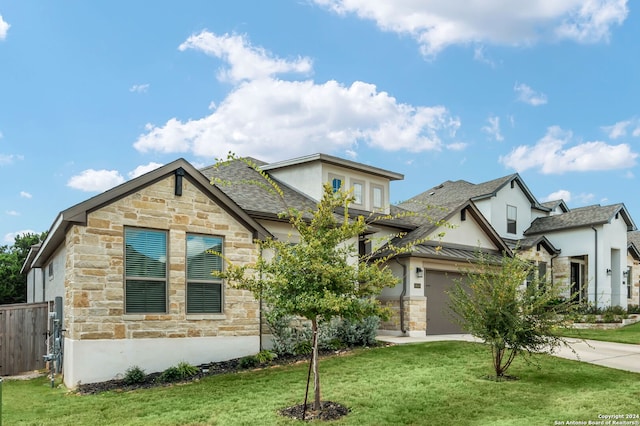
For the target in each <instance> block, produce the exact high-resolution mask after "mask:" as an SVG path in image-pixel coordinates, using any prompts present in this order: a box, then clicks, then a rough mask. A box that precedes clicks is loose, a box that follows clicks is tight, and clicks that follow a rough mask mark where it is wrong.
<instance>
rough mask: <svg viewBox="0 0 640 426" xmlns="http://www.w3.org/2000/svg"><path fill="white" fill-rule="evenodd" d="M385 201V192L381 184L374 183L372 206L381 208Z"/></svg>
mask: <svg viewBox="0 0 640 426" xmlns="http://www.w3.org/2000/svg"><path fill="white" fill-rule="evenodd" d="M383 202H384V192H383V190H382V187H381V186H378V185H372V187H371V206H372V207H373V208H374V209H381V208H382V203H383Z"/></svg>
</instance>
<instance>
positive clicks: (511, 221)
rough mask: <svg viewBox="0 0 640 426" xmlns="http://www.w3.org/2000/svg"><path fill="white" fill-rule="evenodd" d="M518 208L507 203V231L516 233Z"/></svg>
mask: <svg viewBox="0 0 640 426" xmlns="http://www.w3.org/2000/svg"><path fill="white" fill-rule="evenodd" d="M517 224H518V209H517V208H516V207H515V206H510V205H507V232H508V233H509V234H517V229H518V227H517Z"/></svg>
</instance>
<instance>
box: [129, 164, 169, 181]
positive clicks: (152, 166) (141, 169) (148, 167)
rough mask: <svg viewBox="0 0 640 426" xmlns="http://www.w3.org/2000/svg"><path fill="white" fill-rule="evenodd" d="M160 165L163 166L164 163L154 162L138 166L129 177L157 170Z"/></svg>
mask: <svg viewBox="0 0 640 426" xmlns="http://www.w3.org/2000/svg"><path fill="white" fill-rule="evenodd" d="M158 167H162V164H160V163H153V162H152V163H149V164H146V165H144V166H138V167H136V168H135V169H133V170H132V171H130V172H129V173H128V176H129V179H133V178H137V177H138V176H141V175H143V174H145V173H147V172H150V171H152V170H155V169H157V168H158Z"/></svg>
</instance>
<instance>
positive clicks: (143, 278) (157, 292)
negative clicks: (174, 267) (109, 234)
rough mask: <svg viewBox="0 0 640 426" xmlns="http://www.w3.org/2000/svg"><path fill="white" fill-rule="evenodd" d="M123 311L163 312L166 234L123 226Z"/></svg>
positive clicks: (165, 290) (165, 275)
mask: <svg viewBox="0 0 640 426" xmlns="http://www.w3.org/2000/svg"><path fill="white" fill-rule="evenodd" d="M124 244H125V313H164V312H166V311H167V233H166V232H165V231H153V230H148V229H136V228H125V231H124Z"/></svg>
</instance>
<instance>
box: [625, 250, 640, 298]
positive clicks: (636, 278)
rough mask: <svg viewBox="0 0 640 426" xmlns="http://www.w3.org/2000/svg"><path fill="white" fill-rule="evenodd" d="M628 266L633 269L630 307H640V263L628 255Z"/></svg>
mask: <svg viewBox="0 0 640 426" xmlns="http://www.w3.org/2000/svg"><path fill="white" fill-rule="evenodd" d="M627 265H628V266H630V267H631V277H626V278H625V280H626V279H630V280H631V297H630V298H628V299H627V304H628V305H640V261H637V260H635V259H634V258H633V257H632V256H631V255H627Z"/></svg>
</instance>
